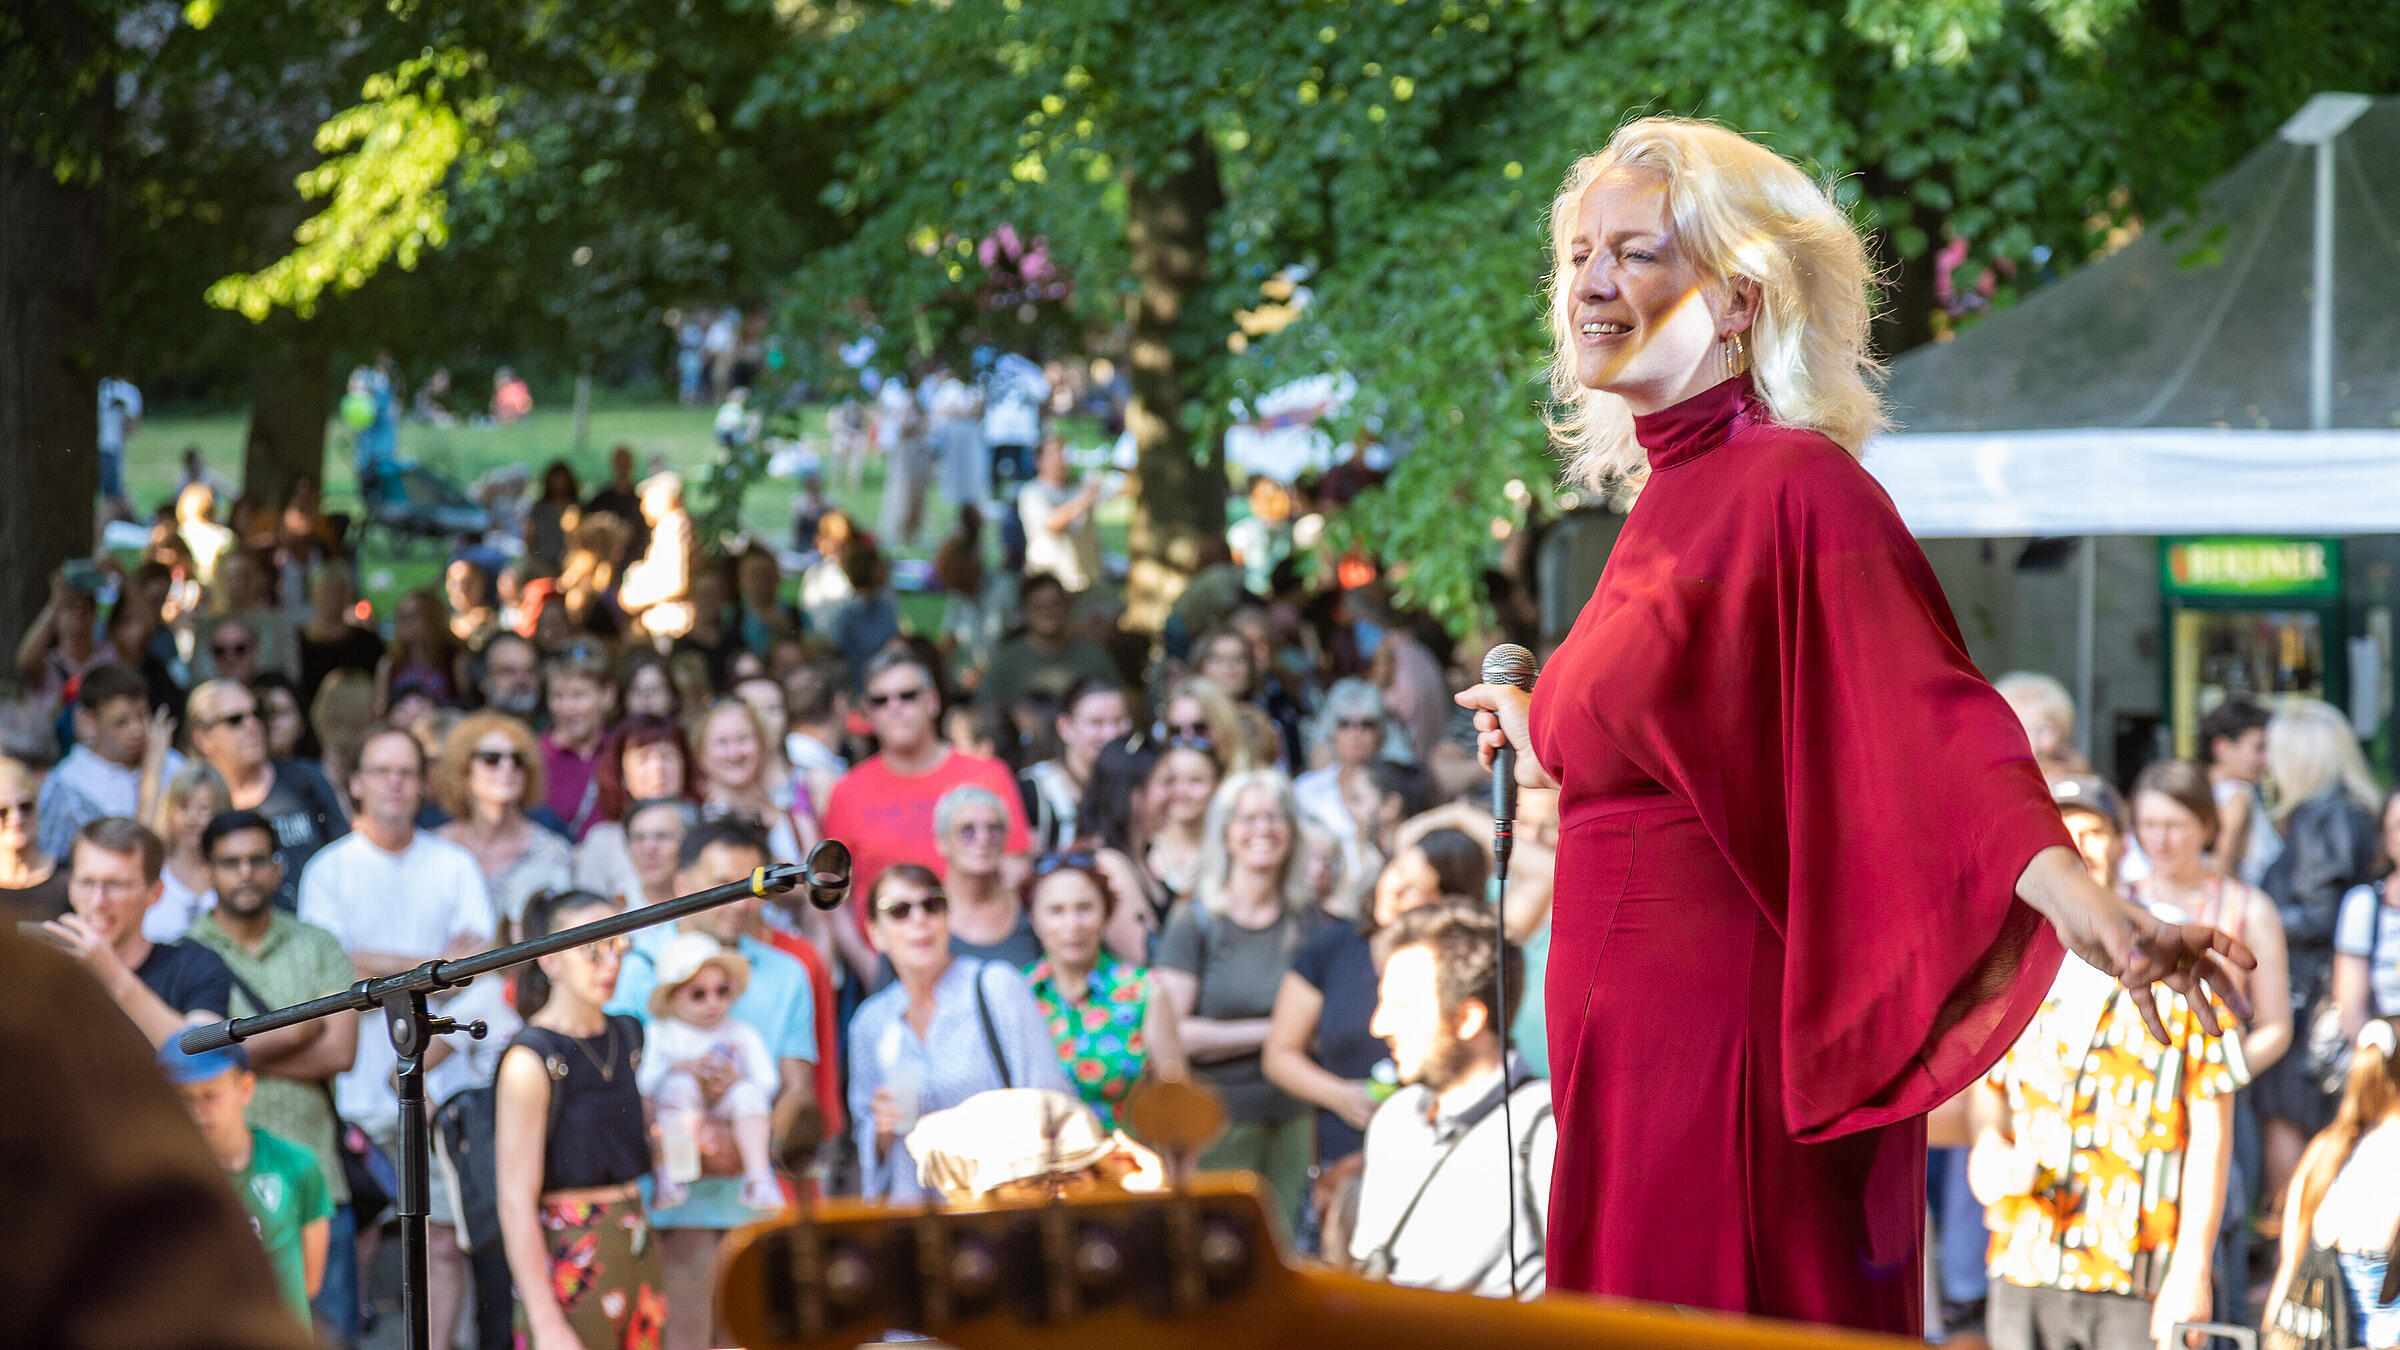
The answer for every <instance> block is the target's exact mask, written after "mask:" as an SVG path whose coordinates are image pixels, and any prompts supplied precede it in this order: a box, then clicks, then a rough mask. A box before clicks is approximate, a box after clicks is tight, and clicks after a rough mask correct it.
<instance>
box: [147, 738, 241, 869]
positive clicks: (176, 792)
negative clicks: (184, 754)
mask: <svg viewBox="0 0 2400 1350" xmlns="http://www.w3.org/2000/svg"><path fill="white" fill-rule="evenodd" d="M203 789H206V790H207V791H209V792H211V793H214V794H215V795H216V798H217V810H219V811H230V810H232V809H233V797H232V795H231V794H230V793H228V792H226V791H225V780H224V779H222V778H219V777H217V771H216V770H215V769H212V768H210V767H208V765H206V764H204V763H201V762H200V761H198V760H193V761H192V762H191V763H188V764H186V765H184V766H183V769H182V771H181V772H179V773H177V774H176V775H175V776H174V777H173V778H170V779H168V780H167V790H166V791H164V792H162V793H160V794H158V802H157V804H156V805H154V806H152V807H151V808H150V819H149V821H148V822H147V823H148V825H149V826H150V832H151V833H152V834H155V835H157V836H158V837H159V838H161V839H164V840H166V841H167V847H169V848H173V847H174V846H175V813H176V812H178V811H181V810H182V809H183V808H185V807H187V806H189V805H191V804H192V798H193V796H194V795H196V794H197V793H199V792H200V791H202V790H203Z"/></svg>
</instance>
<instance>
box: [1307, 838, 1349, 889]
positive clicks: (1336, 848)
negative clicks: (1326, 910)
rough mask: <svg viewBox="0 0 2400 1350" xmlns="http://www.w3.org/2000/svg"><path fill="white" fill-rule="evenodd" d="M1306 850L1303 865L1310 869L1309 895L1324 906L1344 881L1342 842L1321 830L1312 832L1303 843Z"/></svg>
mask: <svg viewBox="0 0 2400 1350" xmlns="http://www.w3.org/2000/svg"><path fill="white" fill-rule="evenodd" d="M1301 844H1302V847H1303V849H1304V850H1305V851H1304V852H1303V853H1302V854H1301V855H1300V859H1301V865H1302V866H1304V867H1306V868H1307V869H1308V873H1307V875H1308V893H1309V894H1310V895H1313V896H1315V897H1317V901H1318V903H1320V904H1322V903H1324V902H1325V901H1326V900H1328V899H1330V898H1332V896H1333V888H1334V887H1336V886H1338V885H1340V884H1341V880H1342V845H1341V841H1340V840H1337V839H1335V838H1334V837H1333V836H1332V835H1330V834H1326V833H1325V832H1323V831H1321V830H1311V831H1309V832H1308V834H1307V835H1306V836H1305V837H1304V838H1303V839H1302V841H1301Z"/></svg>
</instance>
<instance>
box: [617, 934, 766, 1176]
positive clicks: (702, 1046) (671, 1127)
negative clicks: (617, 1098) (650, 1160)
mask: <svg viewBox="0 0 2400 1350" xmlns="http://www.w3.org/2000/svg"><path fill="white" fill-rule="evenodd" d="M749 985H750V963H749V962H748V961H745V960H743V959H742V954H741V953H740V952H737V951H731V950H728V949H727V948H725V947H724V946H722V945H720V944H719V943H718V942H717V940H716V939H715V938H713V937H710V936H709V935H708V934H706V933H678V934H676V936H675V940H674V941H673V942H670V943H668V944H667V947H666V950H665V951H664V952H663V953H662V954H661V955H660V956H659V958H658V987H657V988H655V989H652V990H651V991H650V1028H649V1038H650V1039H649V1047H648V1048H649V1050H650V1053H649V1054H648V1055H647V1056H645V1057H644V1058H643V1060H642V1064H641V1071H640V1073H639V1075H638V1076H637V1081H639V1082H640V1083H641V1086H642V1096H643V1097H645V1098H646V1099H648V1100H649V1101H650V1102H651V1104H652V1105H653V1106H654V1107H655V1108H656V1109H657V1112H658V1137H659V1146H660V1151H659V1159H658V1167H657V1169H656V1171H655V1173H654V1175H655V1177H656V1180H655V1182H654V1183H653V1184H652V1188H651V1191H650V1197H651V1199H652V1201H653V1202H655V1203H656V1204H658V1205H660V1206H661V1207H664V1208H673V1207H674V1206H676V1205H680V1204H682V1203H683V1202H684V1200H685V1199H686V1198H688V1196H689V1194H690V1192H689V1190H688V1189H687V1188H688V1187H689V1186H690V1184H691V1183H692V1182H695V1181H698V1180H699V1179H700V1120H701V1118H702V1117H703V1116H706V1117H707V1118H709V1119H712V1120H715V1121H718V1122H720V1123H722V1124H724V1125H726V1126H727V1127H729V1128H730V1129H731V1130H732V1131H733V1137H734V1143H735V1147H736V1148H737V1149H738V1151H739V1152H740V1154H741V1158H742V1193H741V1202H742V1203H743V1204H745V1205H748V1206H749V1207H750V1208H752V1209H763V1210H768V1211H774V1210H778V1209H781V1208H783V1187H782V1185H781V1184H780V1183H779V1182H777V1181H776V1180H775V1165H774V1162H773V1161H772V1157H771V1155H770V1154H769V1152H768V1149H767V1125H768V1121H767V1110H768V1104H769V1103H771V1102H773V1101H774V1100H775V1093H776V1090H777V1087H778V1083H777V1078H776V1068H775V1057H774V1056H773V1055H772V1054H770V1053H768V1051H767V1042H766V1038H765V1037H763V1036H761V1035H759V1034H758V1028H756V1027H754V1026H751V1025H750V1024H749V1023H747V1022H744V1021H742V1020H740V1019H739V1018H736V1017H734V1016H733V1001H734V1000H735V999H737V998H740V997H741V996H742V991H743V990H745V989H747V988H748V987H749ZM704 1060H715V1061H717V1062H719V1063H722V1064H726V1065H730V1066H732V1069H733V1074H732V1081H731V1082H729V1083H721V1084H719V1086H718V1090H717V1091H716V1093H715V1094H714V1095H713V1096H712V1095H711V1094H710V1093H709V1092H708V1091H707V1090H705V1089H704V1088H702V1087H701V1084H700V1075H701V1073H702V1072H703V1071H704V1070H705V1065H704V1064H703V1063H702V1061H704Z"/></svg>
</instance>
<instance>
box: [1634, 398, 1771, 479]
mask: <svg viewBox="0 0 2400 1350" xmlns="http://www.w3.org/2000/svg"><path fill="white" fill-rule="evenodd" d="M1760 418H1761V409H1760V407H1759V404H1758V399H1757V396H1756V394H1755V393H1754V392H1753V391H1752V389H1751V387H1750V376H1749V375H1748V374H1747V373H1744V374H1741V375H1736V376H1734V377H1733V378H1732V379H1730V380H1724V381H1721V382H1719V383H1717V384H1713V385H1710V386H1709V387H1708V388H1706V389H1703V390H1701V391H1700V392H1699V393H1697V394H1694V395H1692V396H1691V397H1690V398H1687V399H1685V400H1684V401H1683V402H1681V403H1678V404H1675V405H1674V406H1672V407H1667V408H1661V409H1659V410H1658V411H1657V412H1654V413H1644V414H1642V415H1641V416H1639V417H1636V418H1634V419H1633V438H1634V440H1635V442H1636V443H1638V444H1639V445H1640V446H1641V447H1642V449H1644V450H1645V451H1647V452H1649V456H1650V470H1651V472H1653V473H1656V472H1659V471H1661V470H1665V469H1672V468H1674V467H1675V466H1676V465H1678V464H1683V463H1686V462H1689V461H1691V460H1695V459H1698V458H1699V457H1700V456H1702V455H1705V454H1707V453H1708V452H1709V451H1711V450H1714V449H1716V448H1717V447H1718V446H1720V445H1723V444H1724V443H1725V442H1726V441H1728V440H1730V439H1732V437H1733V433H1734V432H1736V431H1738V430H1740V429H1741V428H1743V427H1745V426H1749V425H1750V424H1752V423H1754V422H1757V421H1759V420H1760Z"/></svg>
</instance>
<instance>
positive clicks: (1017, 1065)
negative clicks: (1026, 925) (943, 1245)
mask: <svg viewBox="0 0 2400 1350" xmlns="http://www.w3.org/2000/svg"><path fill="white" fill-rule="evenodd" d="M866 903H867V907H868V910H869V912H870V913H872V914H873V915H874V917H873V919H872V920H870V924H871V926H870V927H869V929H868V936H869V937H870V938H871V939H872V940H873V942H874V943H875V947H876V950H878V951H879V952H881V953H882V954H883V955H884V956H886V957H888V958H889V959H890V960H891V963H892V974H893V976H894V978H893V980H892V982H891V983H890V984H887V985H885V986H884V987H883V988H882V989H881V990H878V991H877V992H876V993H875V994H874V995H872V996H871V997H869V998H868V999H867V1001H866V1002H865V1003H862V1004H860V1005H859V1008H858V1013H857V1015H856V1016H855V1017H853V1018H852V1019H851V1022H850V1119H851V1121H852V1122H853V1124H854V1127H855V1131H856V1137H857V1143H858V1161H859V1184H860V1193H861V1194H863V1195H864V1196H866V1198H867V1199H870V1200H890V1201H891V1202H893V1203H895V1204H908V1203H914V1202H917V1201H921V1200H923V1199H925V1198H926V1197H927V1195H928V1194H929V1192H928V1190H927V1188H926V1187H925V1186H924V1185H923V1183H922V1182H921V1181H920V1180H919V1177H918V1172H917V1160H916V1158H915V1157H914V1156H913V1155H912V1154H911V1153H910V1152H909V1148H908V1134H909V1131H910V1130H913V1129H915V1128H916V1124H917V1120H918V1118H919V1117H921V1116H923V1115H925V1114H927V1113H929V1112H933V1111H939V1110H943V1109H945V1108H947V1107H952V1106H956V1105H958V1104H959V1103H961V1102H964V1101H965V1100H967V1099H968V1098H969V1097H972V1096H974V1095H975V1094H976V1093H979V1092H989V1091H991V1090H992V1089H994V1088H1007V1087H1037V1088H1050V1089H1053V1090H1055V1091H1059V1092H1066V1093H1073V1092H1074V1091H1075V1088H1074V1085H1073V1084H1071V1083H1070V1082H1069V1081H1068V1080H1067V1073H1066V1069H1065V1068H1064V1067H1063V1066H1062V1065H1061V1064H1060V1062H1059V1058H1058V1048H1057V1045H1056V1043H1055V1042H1053V1041H1052V1040H1051V1039H1050V1030H1049V1027H1048V1026H1047V1025H1046V1024H1045V1021H1044V1019H1043V1017H1042V1012H1041V1009H1040V1007H1039V1006H1037V1005H1036V1004H1035V1003H1034V1001H1033V995H1032V993H1031V992H1029V991H1028V990H1027V989H1026V987H1025V979H1024V977H1023V976H1021V975H1019V974H1018V973H1017V971H1016V969H1015V968H1014V967H1011V966H1009V965H1007V964H1005V963H1002V962H999V961H985V960H981V959H979V958H976V957H972V956H960V955H958V954H957V953H955V952H953V951H952V950H951V946H950V914H949V909H950V902H949V898H948V897H947V896H945V895H944V894H943V893H942V883H941V879H940V878H939V877H936V876H935V875H934V874H933V871H932V869H930V868H927V867H923V866H919V865H918V864H915V863H898V864H895V865H893V866H891V867H888V868H886V869H884V870H883V872H882V873H880V874H879V875H878V876H877V877H876V878H875V882H874V885H873V886H872V887H871V888H870V889H869V890H868V893H867V898H866Z"/></svg>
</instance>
